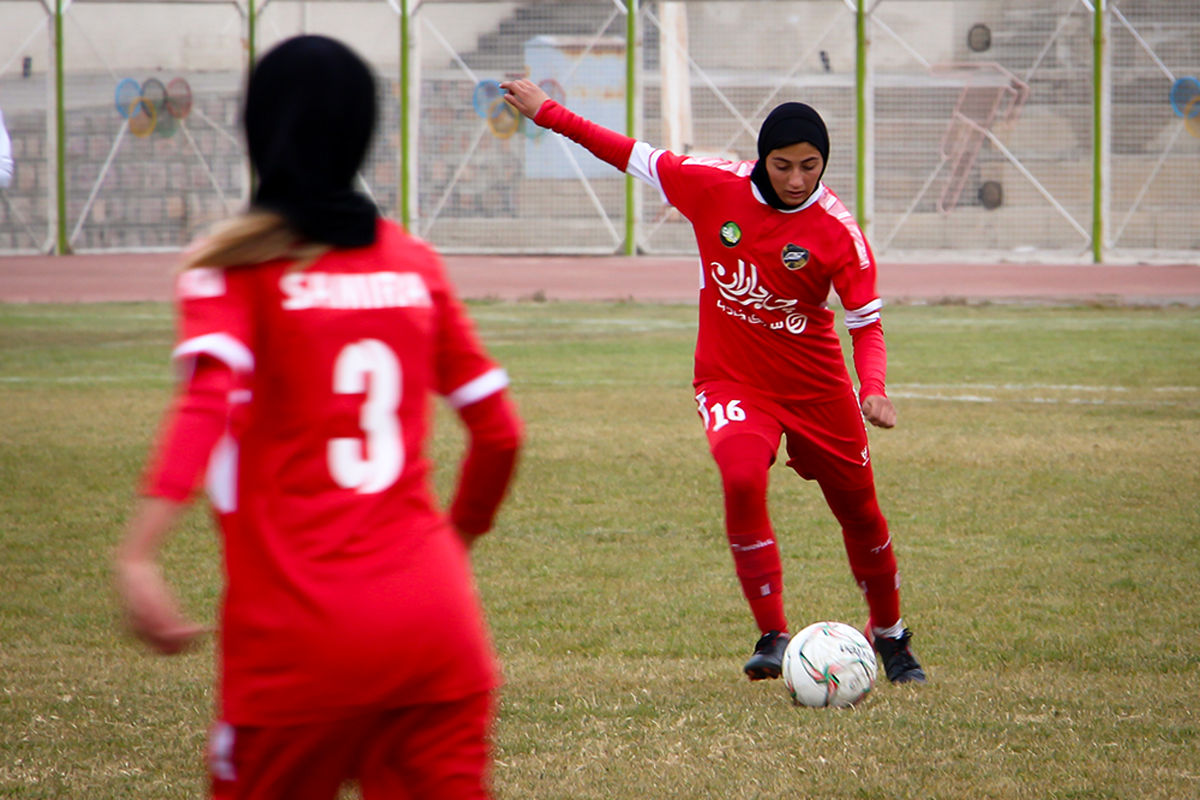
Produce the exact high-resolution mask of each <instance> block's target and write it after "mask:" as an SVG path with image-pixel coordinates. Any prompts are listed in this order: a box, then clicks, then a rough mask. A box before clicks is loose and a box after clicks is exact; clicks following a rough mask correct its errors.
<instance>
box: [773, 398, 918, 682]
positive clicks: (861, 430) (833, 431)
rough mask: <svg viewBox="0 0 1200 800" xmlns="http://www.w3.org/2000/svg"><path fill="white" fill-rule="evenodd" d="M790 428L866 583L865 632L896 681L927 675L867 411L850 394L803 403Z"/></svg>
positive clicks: (799, 457) (797, 464)
mask: <svg viewBox="0 0 1200 800" xmlns="http://www.w3.org/2000/svg"><path fill="white" fill-rule="evenodd" d="M792 422H793V423H794V425H792V426H789V429H788V435H787V448H788V456H789V460H788V465H789V466H791V467H792V468H793V469H794V470H796V472H798V473H799V474H800V475H801V476H802V477H804V478H808V479H813V480H816V481H817V483H818V484H819V485H820V487H821V492H822V494H824V496H825V502H826V503H827V504H828V505H829V509H830V511H832V512H833V515H834V517H835V518H836V519H837V521H838V523H839V524H840V525H841V528H842V541H843V543H844V545H845V548H846V556H847V559H848V560H849V563H850V572H851V574H852V575H853V576H854V580H855V582H856V583H857V584H858V586H859V588H861V589H862V592H863V596H864V599H865V600H866V602H867V608H868V609H869V611H870V621H869V622H868V623H867V632H866V633H867V637H868V638H869V639H871V640H872V643H873V644H875V649H876V650H877V651H879V652H880V653H881V654H882V655H883V661H884V667H885V669H886V671H887V675H888V678H889V679H890V680H892V681H893V682H897V683H903V682H924V680H925V674H924V672H923V671H922V670H921V667H920V664H918V663H917V660H916V658H915V656H913V653H912V649H911V647H910V646H909V640H910V639H911V636H912V635H911V633H909V632H908V630H907V629H906V628H905V627H904V622H903V620H902V619H901V616H900V574H899V570H898V568H897V564H896V554H895V550H894V549H893V547H892V537H891V533H890V532H889V530H888V524H887V519H886V518H884V516H883V512H882V511H881V510H880V508H879V501H878V499H877V497H876V494H875V477H874V472H873V470H872V468H871V459H870V449H869V446H868V443H867V434H866V429H865V427H864V425H863V420H862V412H861V411H860V410H859V408H858V404H857V402H856V401H855V399H854V398H853V396H848V397H846V398H843V399H842V400H839V401H836V402H832V403H825V404H820V405H815V406H809V407H806V408H805V410H804V411H803V413H802V414H800V415H798V416H797V418H796V419H795V420H793V421H792Z"/></svg>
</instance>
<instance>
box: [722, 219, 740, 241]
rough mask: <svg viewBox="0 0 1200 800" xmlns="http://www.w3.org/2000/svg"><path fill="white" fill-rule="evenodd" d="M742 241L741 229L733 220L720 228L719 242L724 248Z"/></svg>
mask: <svg viewBox="0 0 1200 800" xmlns="http://www.w3.org/2000/svg"><path fill="white" fill-rule="evenodd" d="M741 240H742V229H741V228H739V227H738V224H737V223H736V222H734V221H733V220H729V222H726V223H725V224H724V225H722V226H721V241H722V242H723V243H724V245H725V246H726V247H733V246H734V245H735V244H737V243H738V242H740V241H741Z"/></svg>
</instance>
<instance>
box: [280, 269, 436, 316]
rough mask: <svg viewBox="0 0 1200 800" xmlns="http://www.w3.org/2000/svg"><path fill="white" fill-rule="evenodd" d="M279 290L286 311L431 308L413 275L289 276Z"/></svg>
mask: <svg viewBox="0 0 1200 800" xmlns="http://www.w3.org/2000/svg"><path fill="white" fill-rule="evenodd" d="M279 288H280V290H281V291H282V292H283V308H284V310H286V311H303V310H304V309H309V308H331V309H363V308H410V307H414V306H419V307H428V306H431V305H433V300H432V299H431V298H430V296H429V287H427V286H426V285H425V281H424V280H423V279H422V278H421V276H420V275H419V274H417V273H415V272H366V273H342V272H289V273H287V274H285V275H284V276H283V277H282V278H280V279H279Z"/></svg>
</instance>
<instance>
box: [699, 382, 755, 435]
mask: <svg viewBox="0 0 1200 800" xmlns="http://www.w3.org/2000/svg"><path fill="white" fill-rule="evenodd" d="M741 402H742V401H741V400H729V401H726V402H724V403H710V402H708V396H707V395H706V393H705V392H701V393H700V394H698V395H696V409H697V410H698V411H699V412H700V419H702V420H703V421H704V429H705V430H706V431H708V432H709V433H716V432H717V431H719V430H721V429H722V428H724V427H725V426H726V425H728V424H729V423H731V422H744V421H745V420H746V410H745V409H744V408H742V405H741Z"/></svg>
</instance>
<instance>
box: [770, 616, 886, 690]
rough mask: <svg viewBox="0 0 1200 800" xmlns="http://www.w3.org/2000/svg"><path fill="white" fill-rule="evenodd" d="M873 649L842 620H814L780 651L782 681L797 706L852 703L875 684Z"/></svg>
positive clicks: (854, 629) (856, 630)
mask: <svg viewBox="0 0 1200 800" xmlns="http://www.w3.org/2000/svg"><path fill="white" fill-rule="evenodd" d="M877 669H878V665H877V663H876V661H875V650H874V648H872V647H871V644H870V642H868V641H867V637H865V636H863V634H862V632H861V631H859V630H858V629H856V628H853V627H851V626H849V625H847V624H845V623H844V622H815V623H813V624H812V625H809V626H808V627H807V628H805V629H804V630H802V631H800V632H799V633H797V634H796V635H795V636H793V637H792V639H791V641H789V642H788V645H787V649H786V650H785V651H784V653H783V683H784V685H785V686H787V690H788V693H789V694H791V696H792V700H794V701H795V703H796V705H803V706H812V707H814V708H823V707H825V706H833V707H835V708H841V707H843V706H852V705H854V704H855V703H857V702H858V701H859V700H862V699H863V698H864V697H866V695H867V693H868V692H870V691H871V689H872V688H873V687H874V686H875V674H876V671H877Z"/></svg>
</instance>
